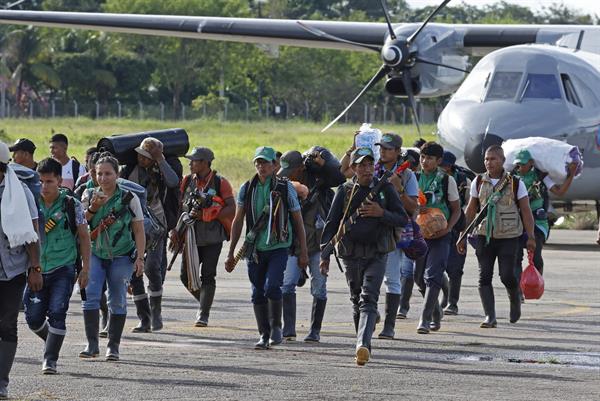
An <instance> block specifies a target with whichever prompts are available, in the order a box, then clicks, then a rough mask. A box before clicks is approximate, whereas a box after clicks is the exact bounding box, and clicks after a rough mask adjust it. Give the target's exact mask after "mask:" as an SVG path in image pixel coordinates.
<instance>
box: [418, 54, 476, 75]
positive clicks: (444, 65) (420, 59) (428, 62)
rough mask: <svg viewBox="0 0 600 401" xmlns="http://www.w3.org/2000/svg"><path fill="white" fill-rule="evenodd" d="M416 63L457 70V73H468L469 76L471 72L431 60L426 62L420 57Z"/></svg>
mask: <svg viewBox="0 0 600 401" xmlns="http://www.w3.org/2000/svg"><path fill="white" fill-rule="evenodd" d="M415 61H416V62H417V63H423V64H429V65H437V66H438V67H445V68H450V69H451V70H456V71H460V72H464V73H467V74H468V73H470V72H471V71H469V70H463V69H462V68H458V67H453V66H451V65H447V64H441V63H436V62H435V61H430V60H425V59H423V58H420V57H417V58H415Z"/></svg>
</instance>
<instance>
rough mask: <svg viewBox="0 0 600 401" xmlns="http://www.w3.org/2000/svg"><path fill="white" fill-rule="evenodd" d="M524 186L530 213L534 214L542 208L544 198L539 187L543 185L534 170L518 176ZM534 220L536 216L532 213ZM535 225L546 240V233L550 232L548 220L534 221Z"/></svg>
mask: <svg viewBox="0 0 600 401" xmlns="http://www.w3.org/2000/svg"><path fill="white" fill-rule="evenodd" d="M518 177H519V178H520V179H521V180H522V181H523V184H525V188H527V194H528V195H529V206H530V207H531V211H532V212H535V211H536V210H538V209H541V208H543V207H544V196H543V195H542V188H540V186H541V185H544V184H543V183H541V182H540V181H542V180H540V177H539V176H538V173H537V171H536V170H535V169H533V168H532V169H531V170H529V172H527V173H526V174H524V175H519V176H518ZM535 183H539V185H534V184H535ZM533 216H534V218H535V216H536V214H535V213H533ZM535 225H536V226H537V227H538V228H539V229H540V230H541V231H542V232H543V233H544V235H545V236H546V238H547V237H548V232H549V231H550V225H549V224H548V219H537V218H536V219H535Z"/></svg>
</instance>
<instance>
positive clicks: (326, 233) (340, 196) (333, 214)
mask: <svg viewBox="0 0 600 401" xmlns="http://www.w3.org/2000/svg"><path fill="white" fill-rule="evenodd" d="M344 195H345V194H344V187H343V186H341V185H340V186H339V187H338V189H337V191H336V193H335V196H334V198H333V202H332V204H331V208H330V209H329V214H328V215H327V219H326V221H325V227H323V234H321V249H322V248H323V246H325V245H326V244H328V243H329V241H331V239H332V238H333V236H334V235H335V234H336V233H337V231H338V228H339V226H340V221H341V220H342V216H343V213H344V210H343V208H344ZM330 256H331V254H326V253H323V252H322V253H321V260H327V261H329V257H330Z"/></svg>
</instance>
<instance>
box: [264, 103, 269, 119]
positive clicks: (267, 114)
mask: <svg viewBox="0 0 600 401" xmlns="http://www.w3.org/2000/svg"><path fill="white" fill-rule="evenodd" d="M265 103H266V106H265V119H267V120H268V119H269V99H266V100H265Z"/></svg>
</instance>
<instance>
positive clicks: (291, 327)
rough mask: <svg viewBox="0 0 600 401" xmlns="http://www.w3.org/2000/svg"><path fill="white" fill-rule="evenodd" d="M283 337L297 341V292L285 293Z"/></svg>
mask: <svg viewBox="0 0 600 401" xmlns="http://www.w3.org/2000/svg"><path fill="white" fill-rule="evenodd" d="M313 308H314V302H313ZM283 338H284V339H285V340H287V341H296V293H293V294H283Z"/></svg>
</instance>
